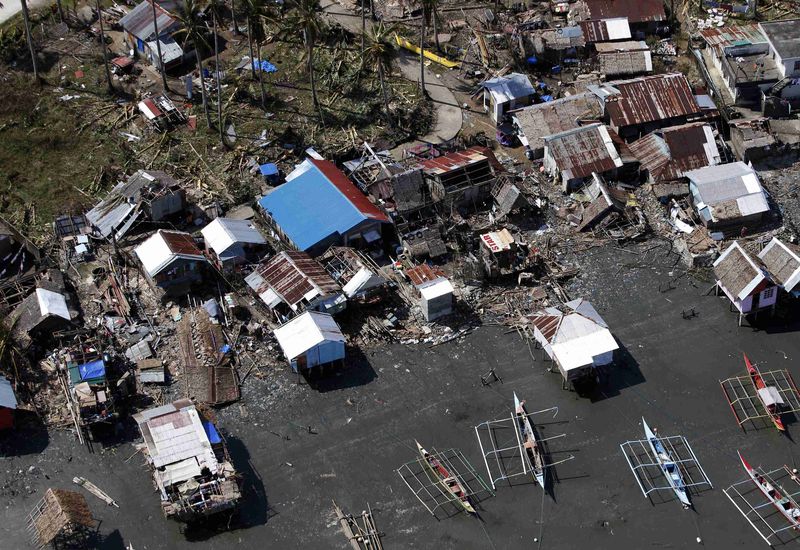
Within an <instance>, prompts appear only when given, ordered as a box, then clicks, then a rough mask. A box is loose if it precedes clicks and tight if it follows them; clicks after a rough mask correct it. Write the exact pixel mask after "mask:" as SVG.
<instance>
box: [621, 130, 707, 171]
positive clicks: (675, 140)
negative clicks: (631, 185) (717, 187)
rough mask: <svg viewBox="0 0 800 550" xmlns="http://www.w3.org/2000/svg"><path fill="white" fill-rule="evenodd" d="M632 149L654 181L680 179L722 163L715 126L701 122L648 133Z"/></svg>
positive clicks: (630, 146) (635, 142)
mask: <svg viewBox="0 0 800 550" xmlns="http://www.w3.org/2000/svg"><path fill="white" fill-rule="evenodd" d="M629 148H630V150H631V152H632V153H633V155H634V156H635V157H636V159H637V160H638V161H639V162H640V163H641V165H642V168H646V169H647V171H648V172H649V173H650V177H651V178H652V179H653V181H654V182H665V181H671V180H676V179H678V178H681V177H682V176H683V173H684V172H686V171H689V170H695V169H697V168H702V167H703V166H709V165H711V164H717V163H718V162H719V161H720V158H719V150H718V149H717V145H716V142H715V141H714V136H713V134H712V132H711V127H710V126H708V125H706V124H703V123H699V122H698V123H691V124H684V125H681V126H675V127H673V128H666V129H664V130H662V131H659V132H654V133H652V134H648V135H646V136H645V137H643V138H641V139H639V140H636V141H634V142H633V143H631V144H630V145H629Z"/></svg>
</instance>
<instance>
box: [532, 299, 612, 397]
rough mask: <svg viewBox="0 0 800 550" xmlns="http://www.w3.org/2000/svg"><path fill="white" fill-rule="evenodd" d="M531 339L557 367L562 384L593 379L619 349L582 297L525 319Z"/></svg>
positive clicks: (606, 327)
mask: <svg viewBox="0 0 800 550" xmlns="http://www.w3.org/2000/svg"><path fill="white" fill-rule="evenodd" d="M526 319H527V321H528V323H529V325H530V327H531V330H532V331H533V337H534V339H535V340H536V341H537V342H538V343H539V345H541V346H542V348H543V349H544V351H545V353H547V355H548V356H549V357H550V359H552V360H553V361H554V362H555V363H556V365H557V366H558V370H559V371H560V372H561V376H563V378H564V381H565V382H567V383H569V382H575V381H576V380H580V379H581V378H594V377H595V376H596V373H595V370H596V369H598V368H602V367H607V366H608V365H610V364H611V363H612V362H613V361H614V352H615V351H616V350H618V349H619V344H617V341H616V339H615V338H614V336H613V335H612V334H611V331H609V330H608V325H607V324H606V322H605V321H604V320H603V318H602V317H601V316H600V314H599V313H597V310H595V309H594V307H592V304H590V303H589V302H587V301H586V300H584V299H582V298H578V299H577V300H572V301H571V302H567V303H565V304H563V305H560V306H557V307H548V308H546V309H544V310H542V311H539V312H537V313H535V314H533V315H529V316H527V318H526Z"/></svg>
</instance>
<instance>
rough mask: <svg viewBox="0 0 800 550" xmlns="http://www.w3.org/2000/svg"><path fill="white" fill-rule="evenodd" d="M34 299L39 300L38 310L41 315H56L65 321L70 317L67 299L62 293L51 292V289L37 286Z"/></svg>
mask: <svg viewBox="0 0 800 550" xmlns="http://www.w3.org/2000/svg"><path fill="white" fill-rule="evenodd" d="M36 300H37V301H38V302H39V311H40V312H41V314H42V317H47V316H48V315H56V316H58V317H62V318H64V319H66V320H67V321H69V320H71V319H72V316H71V315H70V314H69V308H68V307H67V299H66V298H65V297H64V295H63V294H59V293H58V292H53V291H52V290H45V289H43V288H37V289H36Z"/></svg>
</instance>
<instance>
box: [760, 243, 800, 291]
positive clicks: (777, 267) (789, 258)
mask: <svg viewBox="0 0 800 550" xmlns="http://www.w3.org/2000/svg"><path fill="white" fill-rule="evenodd" d="M758 259H759V260H761V263H762V264H764V267H765V268H766V269H767V271H768V272H769V273H770V274H771V275H772V279H773V280H774V281H775V282H776V283H777V284H778V285H780V287H781V288H782V289H783V290H784V291H786V292H787V293H788V294H790V295H791V296H793V297H795V298H797V297H798V296H800V247H798V246H797V245H795V244H791V243H785V242H783V241H782V240H780V239H779V238H777V237H772V240H771V241H769V242H768V243H767V246H765V247H764V248H763V249H762V250H761V252H759V253H758Z"/></svg>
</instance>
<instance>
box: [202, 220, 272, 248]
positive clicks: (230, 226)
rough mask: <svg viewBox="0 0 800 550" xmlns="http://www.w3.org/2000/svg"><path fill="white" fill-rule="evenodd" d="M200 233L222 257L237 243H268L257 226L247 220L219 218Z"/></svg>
mask: <svg viewBox="0 0 800 550" xmlns="http://www.w3.org/2000/svg"><path fill="white" fill-rule="evenodd" d="M200 233H202V234H203V238H204V239H205V240H206V244H207V245H208V246H209V247H210V248H211V249H212V250H213V251H214V252H216V253H217V255H218V256H220V257H222V256H223V255H224V253H225V252H226V251H227V250H228V249H230V248H231V247H233V246H234V245H236V244H264V243H266V241H265V240H264V236H263V235H261V233H259V231H258V229H256V226H255V225H253V224H252V223H250V222H249V221H247V220H234V219H230V218H217V219H215V220H214V221H212V222H211V223H210V224H208V225H207V226H205V227H204V228H203V229H202V230H200Z"/></svg>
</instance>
